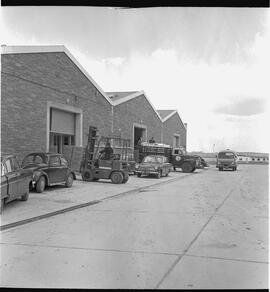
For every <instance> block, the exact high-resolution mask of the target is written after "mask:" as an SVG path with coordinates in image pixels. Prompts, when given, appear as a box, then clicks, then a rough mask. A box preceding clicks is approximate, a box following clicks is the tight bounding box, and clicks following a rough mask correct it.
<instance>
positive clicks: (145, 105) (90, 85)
mask: <svg viewBox="0 0 270 292" xmlns="http://www.w3.org/2000/svg"><path fill="white" fill-rule="evenodd" d="M1 65H2V66H1V151H2V153H14V154H16V155H17V156H18V158H19V159H22V158H23V157H24V156H25V155H26V154H28V153H30V152H35V151H55V152H60V153H62V152H63V148H64V146H66V145H67V146H68V145H75V146H78V147H83V146H85V145H86V141H87V134H88V129H89V125H93V126H96V127H97V128H98V130H99V133H100V134H101V135H110V134H121V136H122V137H125V138H130V139H131V141H132V144H131V146H132V147H133V145H134V142H135V139H136V138H137V136H138V135H140V133H141V134H142V135H144V136H143V137H144V138H145V140H147V139H149V138H151V137H152V136H153V137H154V138H155V140H156V142H164V143H168V144H171V145H172V142H171V143H170V142H169V140H172V139H171V138H170V137H169V136H170V134H169V133H171V137H173V135H174V134H177V133H178V132H179V135H182V136H181V138H180V141H181V144H182V143H185V140H186V130H185V131H182V132H181V130H180V129H181V127H182V124H181V119H180V117H179V121H177V125H178V126H177V125H174V126H175V127H174V128H173V127H172V128H170V127H167V126H166V124H164V123H163V119H162V117H161V116H160V114H159V113H158V111H156V110H155V109H154V107H153V105H152V104H151V102H150V101H149V98H148V97H146V95H145V93H144V92H143V91H139V92H138V91H137V92H128V93H123V92H122V93H118V96H115V94H112V93H109V94H106V93H105V92H104V91H103V90H102V89H101V88H100V87H99V86H98V84H97V83H96V82H95V81H94V80H93V79H92V78H91V76H90V75H89V74H88V73H87V72H86V71H85V70H84V69H83V67H82V66H81V65H80V64H79V63H78V62H77V60H76V59H75V58H74V57H73V56H72V54H71V53H70V52H69V51H68V50H67V49H66V48H65V47H64V46H11V47H10V46H3V47H2V55H1ZM176 116H179V115H178V114H177V115H176ZM165 123H166V121H165ZM164 126H165V127H166V128H167V131H168V132H167V133H166V135H165V136H163V132H164V131H163V130H162V128H163V127H164ZM175 128H176V130H175ZM183 146H185V145H183Z"/></svg>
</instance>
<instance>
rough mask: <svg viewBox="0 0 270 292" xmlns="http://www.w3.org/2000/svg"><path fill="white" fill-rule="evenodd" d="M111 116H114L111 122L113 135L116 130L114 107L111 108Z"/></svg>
mask: <svg viewBox="0 0 270 292" xmlns="http://www.w3.org/2000/svg"><path fill="white" fill-rule="evenodd" d="M111 115H112V122H111V133H112V134H113V128H114V107H113V105H112V106H111Z"/></svg>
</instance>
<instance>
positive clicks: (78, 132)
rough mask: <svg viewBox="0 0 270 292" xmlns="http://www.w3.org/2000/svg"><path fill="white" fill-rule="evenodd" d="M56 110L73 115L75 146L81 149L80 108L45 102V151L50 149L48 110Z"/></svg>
mask: <svg viewBox="0 0 270 292" xmlns="http://www.w3.org/2000/svg"><path fill="white" fill-rule="evenodd" d="M51 108H56V109H59V110H62V111H66V112H71V113H74V114H75V117H76V120H75V145H76V146H80V147H82V137H83V111H82V109H80V108H77V107H74V106H71V105H66V104H62V103H56V102H52V101H48V102H47V130H46V151H47V152H48V151H49V149H50V145H49V142H50V109H51Z"/></svg>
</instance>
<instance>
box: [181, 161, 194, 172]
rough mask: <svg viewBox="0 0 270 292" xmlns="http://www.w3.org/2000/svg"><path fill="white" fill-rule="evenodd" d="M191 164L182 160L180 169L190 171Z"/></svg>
mask: <svg viewBox="0 0 270 292" xmlns="http://www.w3.org/2000/svg"><path fill="white" fill-rule="evenodd" d="M192 169H193V167H192V165H191V164H190V163H188V162H184V163H183V165H182V171H183V172H192Z"/></svg>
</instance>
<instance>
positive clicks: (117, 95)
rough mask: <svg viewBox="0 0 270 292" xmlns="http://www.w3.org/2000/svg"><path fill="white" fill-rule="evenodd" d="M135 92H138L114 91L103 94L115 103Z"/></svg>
mask: <svg viewBox="0 0 270 292" xmlns="http://www.w3.org/2000/svg"><path fill="white" fill-rule="evenodd" d="M137 92H138V91H114V92H105V93H106V94H107V96H108V97H109V98H110V99H111V100H112V101H116V100H119V99H121V98H124V97H127V96H129V95H131V94H134V93H137Z"/></svg>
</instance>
